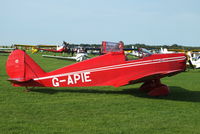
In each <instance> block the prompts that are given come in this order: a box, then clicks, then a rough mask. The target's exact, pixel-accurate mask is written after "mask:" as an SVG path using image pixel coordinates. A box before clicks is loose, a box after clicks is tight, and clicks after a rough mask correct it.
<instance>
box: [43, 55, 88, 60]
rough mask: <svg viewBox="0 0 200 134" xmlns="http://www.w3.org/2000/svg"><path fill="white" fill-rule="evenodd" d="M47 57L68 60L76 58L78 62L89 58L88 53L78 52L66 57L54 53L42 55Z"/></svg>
mask: <svg viewBox="0 0 200 134" xmlns="http://www.w3.org/2000/svg"><path fill="white" fill-rule="evenodd" d="M42 56H43V57H47V58H56V59H66V60H75V61H77V62H80V61H83V60H86V59H88V55H87V53H77V54H76V56H73V57H65V56H54V55H42Z"/></svg>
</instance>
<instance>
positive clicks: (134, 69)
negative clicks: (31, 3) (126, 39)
mask: <svg viewBox="0 0 200 134" xmlns="http://www.w3.org/2000/svg"><path fill="white" fill-rule="evenodd" d="M104 47H106V48H103V49H104V50H106V51H107V53H106V54H104V55H101V56H97V57H94V58H91V59H88V60H84V61H82V62H78V63H75V64H72V65H69V66H66V67H63V68H60V69H57V70H54V71H51V72H45V71H44V70H43V69H42V68H41V67H40V66H39V65H38V64H37V63H36V62H35V61H34V60H33V59H31V58H30V56H29V55H27V54H26V53H25V52H24V51H21V50H15V51H13V52H12V53H11V55H10V56H9V57H8V60H7V63H6V71H7V74H8V76H9V77H10V78H9V79H8V80H9V81H10V82H11V83H12V84H13V86H22V87H26V88H27V90H31V89H30V87H87V86H114V87H120V86H124V85H129V84H135V83H139V82H144V84H143V85H142V86H141V87H140V90H142V91H145V92H147V93H148V95H150V96H162V95H168V94H169V92H170V91H169V88H168V86H167V85H164V84H162V83H161V81H160V79H161V78H163V77H166V76H172V75H175V74H177V73H180V72H183V71H185V69H186V55H185V54H184V53H174V54H152V53H149V52H147V51H144V49H140V51H141V52H140V53H143V54H142V55H143V57H141V58H139V59H137V60H128V59H127V57H126V55H125V54H124V51H123V49H122V47H123V46H120V43H110V42H105V45H104ZM111 48H112V49H111ZM44 90H45V89H44Z"/></svg>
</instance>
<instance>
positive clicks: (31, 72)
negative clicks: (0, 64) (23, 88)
mask: <svg viewBox="0 0 200 134" xmlns="http://www.w3.org/2000/svg"><path fill="white" fill-rule="evenodd" d="M6 72H7V74H8V76H9V77H10V78H9V80H10V81H15V82H25V81H29V80H31V79H33V78H35V77H38V76H41V75H43V74H44V73H45V72H44V70H42V68H41V67H40V66H39V65H38V64H37V63H36V62H35V61H34V60H33V59H32V58H31V57H30V56H29V55H27V54H26V53H25V52H24V51H22V50H14V51H13V52H12V53H11V54H10V55H9V57H8V60H7V62H6Z"/></svg>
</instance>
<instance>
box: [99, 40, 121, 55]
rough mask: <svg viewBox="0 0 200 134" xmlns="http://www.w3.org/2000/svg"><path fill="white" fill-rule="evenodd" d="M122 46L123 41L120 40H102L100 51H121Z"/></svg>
mask: <svg viewBox="0 0 200 134" xmlns="http://www.w3.org/2000/svg"><path fill="white" fill-rule="evenodd" d="M123 48H124V43H123V42H122V41H120V42H119V43H115V42H107V41H103V42H102V53H108V52H122V51H123Z"/></svg>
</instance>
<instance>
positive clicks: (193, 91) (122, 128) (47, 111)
mask: <svg viewBox="0 0 200 134" xmlns="http://www.w3.org/2000/svg"><path fill="white" fill-rule="evenodd" d="M31 57H33V58H34V59H35V60H36V62H38V63H39V65H41V66H42V68H44V70H45V71H51V70H54V69H57V68H60V67H62V66H65V65H69V64H72V63H74V62H72V61H66V60H57V59H51V58H42V57H41V54H31ZM6 59H7V56H6V55H3V56H0V133H1V134H27V133H30V134H40V133H41V134H42V133H43V134H66V133H69V134H78V133H80V134H142V133H148V134H160V133H162V134H171V133H178V134H189V133H200V128H199V126H200V112H199V111H200V83H199V80H200V75H199V74H200V71H199V70H189V71H187V72H183V73H181V74H178V75H176V76H173V77H167V78H164V79H162V82H163V83H165V84H167V85H168V86H169V87H170V89H171V94H170V95H169V96H165V97H158V98H153V97H148V96H147V95H146V94H144V93H141V92H140V91H138V89H137V88H138V87H139V86H140V84H136V85H129V86H124V87H120V88H114V87H84V88H83V87H82V88H67V87H65V88H35V89H34V90H33V91H32V92H28V93H27V92H23V90H24V88H22V87H12V86H11V84H10V83H9V82H8V81H6V79H7V78H8V76H7V75H6V72H5V62H6Z"/></svg>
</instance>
